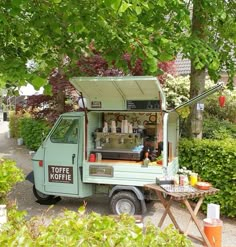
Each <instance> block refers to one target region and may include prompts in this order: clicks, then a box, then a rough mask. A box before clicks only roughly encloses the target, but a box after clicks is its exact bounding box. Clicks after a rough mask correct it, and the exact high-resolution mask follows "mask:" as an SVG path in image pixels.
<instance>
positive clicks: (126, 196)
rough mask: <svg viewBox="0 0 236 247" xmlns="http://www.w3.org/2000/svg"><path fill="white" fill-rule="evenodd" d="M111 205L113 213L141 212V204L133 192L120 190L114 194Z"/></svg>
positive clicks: (130, 213) (133, 213) (131, 213)
mask: <svg viewBox="0 0 236 247" xmlns="http://www.w3.org/2000/svg"><path fill="white" fill-rule="evenodd" d="M110 207H111V211H112V213H113V214H118V215H120V214H129V215H135V214H139V213H140V211H141V204H140V201H139V199H138V198H137V197H136V195H135V194H134V193H133V192H130V191H120V192H118V193H116V194H114V195H113V196H112V198H111V201H110Z"/></svg>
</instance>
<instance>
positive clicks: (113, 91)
mask: <svg viewBox="0 0 236 247" xmlns="http://www.w3.org/2000/svg"><path fill="white" fill-rule="evenodd" d="M70 82H71V84H72V85H73V86H74V87H75V88H76V89H77V90H78V91H79V92H82V94H83V97H84V98H86V103H87V108H88V109H93V110H96V109H97V110H130V109H131V108H132V109H133V110H141V109H138V108H142V107H144V108H145V107H146V106H147V104H148V102H149V103H150V102H151V103H153V105H154V103H155V102H159V103H160V105H159V110H164V109H165V107H166V100H165V96H164V93H163V91H162V89H161V86H160V83H159V81H158V79H157V78H156V77H152V76H123V77H74V78H71V79H70ZM143 110H146V108H145V109H143ZM149 110H150V109H149Z"/></svg>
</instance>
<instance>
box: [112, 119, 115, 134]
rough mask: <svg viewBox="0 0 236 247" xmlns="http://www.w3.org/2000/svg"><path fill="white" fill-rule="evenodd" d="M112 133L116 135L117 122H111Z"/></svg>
mask: <svg viewBox="0 0 236 247" xmlns="http://www.w3.org/2000/svg"><path fill="white" fill-rule="evenodd" d="M111 133H116V122H115V121H111Z"/></svg>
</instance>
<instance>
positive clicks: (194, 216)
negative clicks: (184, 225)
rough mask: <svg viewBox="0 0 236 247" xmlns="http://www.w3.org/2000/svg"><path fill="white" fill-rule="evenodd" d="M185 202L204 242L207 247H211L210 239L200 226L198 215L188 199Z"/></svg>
mask: <svg viewBox="0 0 236 247" xmlns="http://www.w3.org/2000/svg"><path fill="white" fill-rule="evenodd" d="M183 202H184V204H185V206H186V207H187V209H188V211H189V213H190V215H191V217H192V220H193V222H194V223H195V225H196V226H197V228H198V231H199V232H200V234H201V235H202V238H203V240H204V242H205V243H206V245H207V246H208V247H211V244H210V242H209V240H208V238H207V237H206V235H205V233H204V232H203V231H202V229H201V226H200V224H199V222H198V219H197V218H196V215H195V214H194V211H193V209H192V207H191V206H190V204H189V202H188V200H187V199H184V200H183Z"/></svg>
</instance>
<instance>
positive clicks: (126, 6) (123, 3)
mask: <svg viewBox="0 0 236 247" xmlns="http://www.w3.org/2000/svg"><path fill="white" fill-rule="evenodd" d="M130 6H132V4H129V3H126V2H124V1H122V4H121V6H120V8H119V11H118V12H119V13H124V12H125V11H126V10H127V9H128V8H129V7H130Z"/></svg>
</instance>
